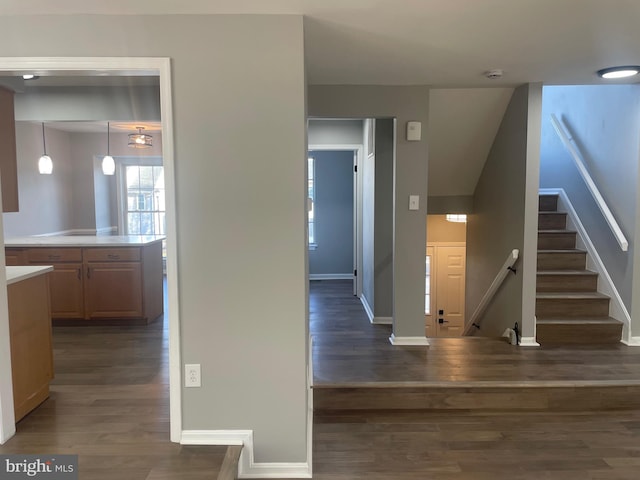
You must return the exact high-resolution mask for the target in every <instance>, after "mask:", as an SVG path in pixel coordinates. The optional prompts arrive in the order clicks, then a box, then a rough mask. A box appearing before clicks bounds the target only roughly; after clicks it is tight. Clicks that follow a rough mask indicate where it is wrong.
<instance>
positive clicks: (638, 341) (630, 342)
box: [621, 337, 640, 347]
mask: <svg viewBox="0 0 640 480" xmlns="http://www.w3.org/2000/svg"><path fill="white" fill-rule="evenodd" d="M621 342H622V343H624V344H625V345H626V346H627V347H640V337H630V338H628V339H627V340H621Z"/></svg>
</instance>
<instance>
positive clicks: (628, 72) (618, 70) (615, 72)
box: [597, 65, 640, 80]
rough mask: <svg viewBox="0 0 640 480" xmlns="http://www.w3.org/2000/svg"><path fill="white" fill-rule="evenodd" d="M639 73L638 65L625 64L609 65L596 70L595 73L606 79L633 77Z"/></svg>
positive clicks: (639, 67)
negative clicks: (618, 65)
mask: <svg viewBox="0 0 640 480" xmlns="http://www.w3.org/2000/svg"><path fill="white" fill-rule="evenodd" d="M638 73H640V66H638V65H625V66H621V67H609V68H603V69H602V70H598V71H597V74H598V76H599V77H600V78H604V79H606V80H614V79H616V78H628V77H633V76H634V75H637V74H638Z"/></svg>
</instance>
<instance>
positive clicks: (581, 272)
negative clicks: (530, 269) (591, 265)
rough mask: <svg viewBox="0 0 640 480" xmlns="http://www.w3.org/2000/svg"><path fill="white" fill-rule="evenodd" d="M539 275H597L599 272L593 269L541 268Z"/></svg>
mask: <svg viewBox="0 0 640 480" xmlns="http://www.w3.org/2000/svg"><path fill="white" fill-rule="evenodd" d="M537 275H541V276H550V277H552V276H564V275H579V276H588V277H597V276H598V274H597V273H596V272H592V271H591V270H540V271H538V272H537Z"/></svg>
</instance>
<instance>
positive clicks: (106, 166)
mask: <svg viewBox="0 0 640 480" xmlns="http://www.w3.org/2000/svg"><path fill="white" fill-rule="evenodd" d="M109 143H110V142H109V122H107V154H106V155H105V156H104V157H103V158H102V173H104V174H105V175H113V174H115V173H116V162H115V160H114V159H113V157H112V156H111V154H110V153H109Z"/></svg>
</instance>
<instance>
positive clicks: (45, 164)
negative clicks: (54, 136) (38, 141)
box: [38, 122, 53, 175]
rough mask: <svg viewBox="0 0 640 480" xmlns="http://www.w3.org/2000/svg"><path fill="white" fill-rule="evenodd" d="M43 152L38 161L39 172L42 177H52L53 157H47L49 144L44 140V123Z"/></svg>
mask: <svg viewBox="0 0 640 480" xmlns="http://www.w3.org/2000/svg"><path fill="white" fill-rule="evenodd" d="M42 150H43V152H44V153H43V154H42V156H41V157H40V160H38V171H39V172H40V173H41V174H42V175H51V174H52V173H53V162H52V161H51V157H50V156H49V155H47V142H46V141H45V138H44V122H42Z"/></svg>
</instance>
